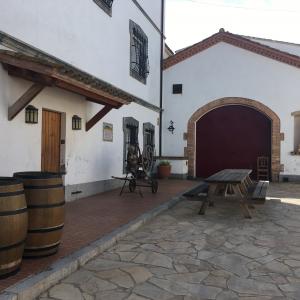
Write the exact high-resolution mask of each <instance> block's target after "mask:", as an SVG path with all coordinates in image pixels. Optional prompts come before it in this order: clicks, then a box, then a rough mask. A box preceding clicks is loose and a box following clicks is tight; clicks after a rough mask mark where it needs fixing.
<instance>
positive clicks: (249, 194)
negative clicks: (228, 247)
mask: <svg viewBox="0 0 300 300" xmlns="http://www.w3.org/2000/svg"><path fill="white" fill-rule="evenodd" d="M251 172H252V170H250V169H224V170H222V171H220V172H218V173H216V174H213V175H212V176H210V177H208V178H207V179H206V180H205V182H201V183H200V184H199V185H198V186H196V187H195V188H194V189H192V190H191V191H189V192H187V193H186V194H184V196H186V197H194V198H195V199H199V200H201V201H202V205H201V208H200V211H199V214H205V211H206V209H207V206H208V205H210V206H213V204H214V197H216V196H222V197H224V198H225V197H228V196H234V197H237V198H238V199H239V201H240V205H241V208H242V210H243V213H244V216H245V217H246V218H251V214H250V211H249V208H254V206H253V204H263V203H264V202H265V199H266V194H267V189H268V186H269V181H259V182H253V181H252V180H251V179H250V174H251ZM205 195H206V197H204V196H205Z"/></svg>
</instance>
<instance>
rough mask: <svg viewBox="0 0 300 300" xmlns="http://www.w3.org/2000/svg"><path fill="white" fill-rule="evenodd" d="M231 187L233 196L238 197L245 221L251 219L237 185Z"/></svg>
mask: <svg viewBox="0 0 300 300" xmlns="http://www.w3.org/2000/svg"><path fill="white" fill-rule="evenodd" d="M232 187H233V190H234V193H235V195H236V196H237V197H239V200H240V205H241V208H242V211H243V214H244V217H245V218H247V219H251V218H252V217H251V214H250V211H249V209H248V205H247V202H246V199H245V197H244V195H243V193H242V192H241V190H240V187H239V186H238V185H236V184H235V185H233V186H232Z"/></svg>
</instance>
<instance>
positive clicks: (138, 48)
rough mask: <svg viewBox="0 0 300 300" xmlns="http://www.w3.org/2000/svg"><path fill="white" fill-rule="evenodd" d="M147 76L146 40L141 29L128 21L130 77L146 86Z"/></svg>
mask: <svg viewBox="0 0 300 300" xmlns="http://www.w3.org/2000/svg"><path fill="white" fill-rule="evenodd" d="M148 74H149V59H148V38H147V36H146V34H145V33H144V32H143V30H142V29H141V27H140V26H139V25H137V24H136V23H134V22H133V21H131V20H130V75H131V76H132V77H134V78H136V79H137V80H139V81H141V82H143V83H145V84H146V79H147V76H148Z"/></svg>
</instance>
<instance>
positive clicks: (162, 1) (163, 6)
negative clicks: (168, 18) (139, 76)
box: [159, 0, 165, 156]
mask: <svg viewBox="0 0 300 300" xmlns="http://www.w3.org/2000/svg"><path fill="white" fill-rule="evenodd" d="M164 16H165V0H161V26H160V31H161V40H160V93H159V108H160V112H159V156H162V114H163V63H164V42H165V40H164V31H165V30H164V27H165V24H164Z"/></svg>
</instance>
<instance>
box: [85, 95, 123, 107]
mask: <svg viewBox="0 0 300 300" xmlns="http://www.w3.org/2000/svg"><path fill="white" fill-rule="evenodd" d="M86 100H87V101H89V102H93V103H97V104H102V105H107V104H106V103H105V102H103V101H100V100H98V99H93V98H89V97H86ZM122 105H123V104H122V103H115V104H114V105H109V106H112V107H113V108H115V109H119V108H120V107H121V106H122Z"/></svg>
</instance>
